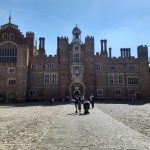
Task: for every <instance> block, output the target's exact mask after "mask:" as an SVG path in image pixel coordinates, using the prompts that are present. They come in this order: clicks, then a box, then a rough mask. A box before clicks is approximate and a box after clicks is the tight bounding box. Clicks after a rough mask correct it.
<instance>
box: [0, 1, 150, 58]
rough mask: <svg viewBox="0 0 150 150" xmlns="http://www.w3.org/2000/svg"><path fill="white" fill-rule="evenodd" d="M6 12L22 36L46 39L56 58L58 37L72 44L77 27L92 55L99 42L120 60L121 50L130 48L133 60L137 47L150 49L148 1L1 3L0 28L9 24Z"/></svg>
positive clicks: (97, 50) (49, 52) (97, 49)
mask: <svg viewBox="0 0 150 150" xmlns="http://www.w3.org/2000/svg"><path fill="white" fill-rule="evenodd" d="M9 11H11V16H12V23H14V24H17V25H19V29H20V30H21V31H22V33H23V34H24V35H25V33H26V31H33V32H34V33H35V37H36V39H37V40H38V38H39V37H40V36H41V37H45V38H46V41H45V47H46V52H47V54H52V55H54V54H56V49H57V43H56V42H57V36H67V37H68V38H69V42H71V40H72V29H73V28H74V27H75V25H76V24H77V25H78V27H79V28H80V29H81V31H82V35H81V38H82V42H84V40H85V36H87V35H89V36H94V38H95V52H99V51H100V40H101V39H107V43H108V47H112V55H113V56H120V48H131V54H132V55H134V56H136V55H137V46H138V45H148V46H150V1H149V0H0V25H3V24H5V23H7V22H8V16H9Z"/></svg>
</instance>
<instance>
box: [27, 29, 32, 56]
mask: <svg viewBox="0 0 150 150" xmlns="http://www.w3.org/2000/svg"><path fill="white" fill-rule="evenodd" d="M26 40H27V45H28V48H29V54H30V56H33V49H34V32H26Z"/></svg>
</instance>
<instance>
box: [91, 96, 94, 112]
mask: <svg viewBox="0 0 150 150" xmlns="http://www.w3.org/2000/svg"><path fill="white" fill-rule="evenodd" d="M90 102H91V105H92V109H93V108H94V96H93V95H92V94H91V96H90Z"/></svg>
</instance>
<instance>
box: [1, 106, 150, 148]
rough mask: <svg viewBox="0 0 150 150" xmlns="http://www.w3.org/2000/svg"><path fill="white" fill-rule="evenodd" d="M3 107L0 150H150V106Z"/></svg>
mask: <svg viewBox="0 0 150 150" xmlns="http://www.w3.org/2000/svg"><path fill="white" fill-rule="evenodd" d="M74 111H75V108H74V105H73V104H66V105H56V106H48V105H40V104H38V105H36V103H33V104H32V105H22V104H21V105H18V106H16V107H12V106H0V150H127V149H128V150H150V104H144V105H129V104H102V103H101V104H96V105H95V108H94V109H92V110H90V114H89V115H80V116H79V115H77V114H75V113H74Z"/></svg>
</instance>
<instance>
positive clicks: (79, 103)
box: [78, 96, 82, 115]
mask: <svg viewBox="0 0 150 150" xmlns="http://www.w3.org/2000/svg"><path fill="white" fill-rule="evenodd" d="M81 105H82V102H81V97H80V96H78V110H79V115H81Z"/></svg>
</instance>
